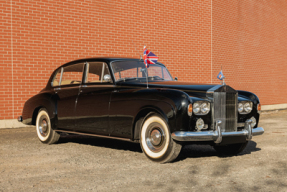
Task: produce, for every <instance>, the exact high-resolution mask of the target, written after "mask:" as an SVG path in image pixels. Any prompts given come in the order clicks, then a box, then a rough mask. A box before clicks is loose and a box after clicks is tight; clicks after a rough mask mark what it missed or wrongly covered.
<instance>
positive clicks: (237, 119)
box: [19, 58, 264, 163]
mask: <svg viewBox="0 0 287 192" xmlns="http://www.w3.org/2000/svg"><path fill="white" fill-rule="evenodd" d="M260 108H261V107H260V102H259V99H258V97H257V96H256V95H255V94H253V93H250V92H246V91H236V90H234V89H233V88H231V87H230V86H228V85H212V84H193V83H186V82H178V81H175V80H173V78H172V77H171V75H170V73H169V71H168V70H167V68H166V67H165V66H164V65H163V64H161V63H157V64H155V65H150V67H149V68H148V70H146V68H145V65H144V63H143V61H141V60H139V59H127V58H89V59H81V60H76V61H72V62H69V63H67V64H65V65H62V66H61V67H59V68H58V69H56V70H55V71H54V72H53V74H52V75H51V78H50V79H49V81H48V83H47V86H46V87H45V88H44V89H43V90H42V91H40V93H38V94H37V95H35V96H34V97H32V98H30V99H29V100H28V101H27V102H26V103H25V106H24V108H23V113H22V116H20V117H19V121H22V122H23V123H25V124H32V125H36V131H37V135H38V137H39V139H40V141H41V142H43V143H47V144H53V143H56V142H57V141H58V140H59V138H60V133H71V134H84V135H92V136H98V137H109V138H114V139H123V140H127V141H132V142H139V143H140V145H141V147H142V150H143V152H144V153H145V155H146V156H147V157H148V158H149V159H151V160H153V161H157V162H161V163H164V162H170V161H172V160H174V159H175V158H176V157H177V156H178V154H179V153H180V150H181V148H182V145H183V144H190V143H202V144H210V145H212V146H214V148H215V149H216V150H217V151H218V152H219V153H221V154H223V155H236V154H238V153H239V152H241V151H242V150H243V149H244V148H245V147H246V145H247V143H248V141H249V140H251V138H252V136H255V135H261V134H263V133H264V129H263V128H262V127H258V122H259V114H260Z"/></svg>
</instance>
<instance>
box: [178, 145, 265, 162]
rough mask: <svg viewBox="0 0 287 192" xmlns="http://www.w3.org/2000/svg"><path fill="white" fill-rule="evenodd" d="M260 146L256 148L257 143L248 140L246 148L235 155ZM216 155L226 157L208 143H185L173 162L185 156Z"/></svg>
mask: <svg viewBox="0 0 287 192" xmlns="http://www.w3.org/2000/svg"><path fill="white" fill-rule="evenodd" d="M260 150H261V148H257V143H256V142H254V141H249V142H248V145H247V146H246V148H245V149H244V150H243V151H242V152H241V153H239V154H238V155H237V156H242V155H247V154H251V153H252V152H256V151H260ZM212 156H218V157H220V158H226V157H228V156H222V155H219V154H218V153H217V152H216V151H215V149H214V148H213V147H212V146H210V145H195V144H193V145H185V146H184V147H183V148H182V150H181V152H180V154H179V156H178V157H177V159H176V160H175V162H177V161H182V160H184V159H187V158H200V157H212Z"/></svg>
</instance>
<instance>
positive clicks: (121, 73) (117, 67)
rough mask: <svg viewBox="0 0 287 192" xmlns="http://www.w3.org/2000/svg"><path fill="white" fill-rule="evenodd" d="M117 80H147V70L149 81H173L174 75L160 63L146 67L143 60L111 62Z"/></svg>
mask: <svg viewBox="0 0 287 192" xmlns="http://www.w3.org/2000/svg"><path fill="white" fill-rule="evenodd" d="M111 67H112V70H113V73H114V77H115V80H116V81H128V80H139V81H141V80H143V81H145V80H146V72H147V74H148V78H149V79H148V80H149V81H157V80H161V81H163V80H165V81H171V80H172V77H171V75H170V73H169V72H168V70H167V69H166V68H165V67H164V66H162V65H159V64H152V65H149V68H147V70H146V67H145V64H144V63H143V61H116V62H113V63H112V64H111Z"/></svg>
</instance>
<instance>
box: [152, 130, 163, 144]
mask: <svg viewBox="0 0 287 192" xmlns="http://www.w3.org/2000/svg"><path fill="white" fill-rule="evenodd" d="M150 136H151V143H152V144H153V145H159V144H160V142H161V137H162V136H161V133H160V131H159V130H157V129H154V130H153V131H152V132H151V134H150Z"/></svg>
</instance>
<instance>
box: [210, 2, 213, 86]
mask: <svg viewBox="0 0 287 192" xmlns="http://www.w3.org/2000/svg"><path fill="white" fill-rule="evenodd" d="M210 12H211V19H210V24H211V28H210V33H211V39H210V41H211V44H210V47H211V48H210V52H211V58H210V65H211V66H210V81H211V84H212V40H213V38H212V0H211V10H210Z"/></svg>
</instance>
